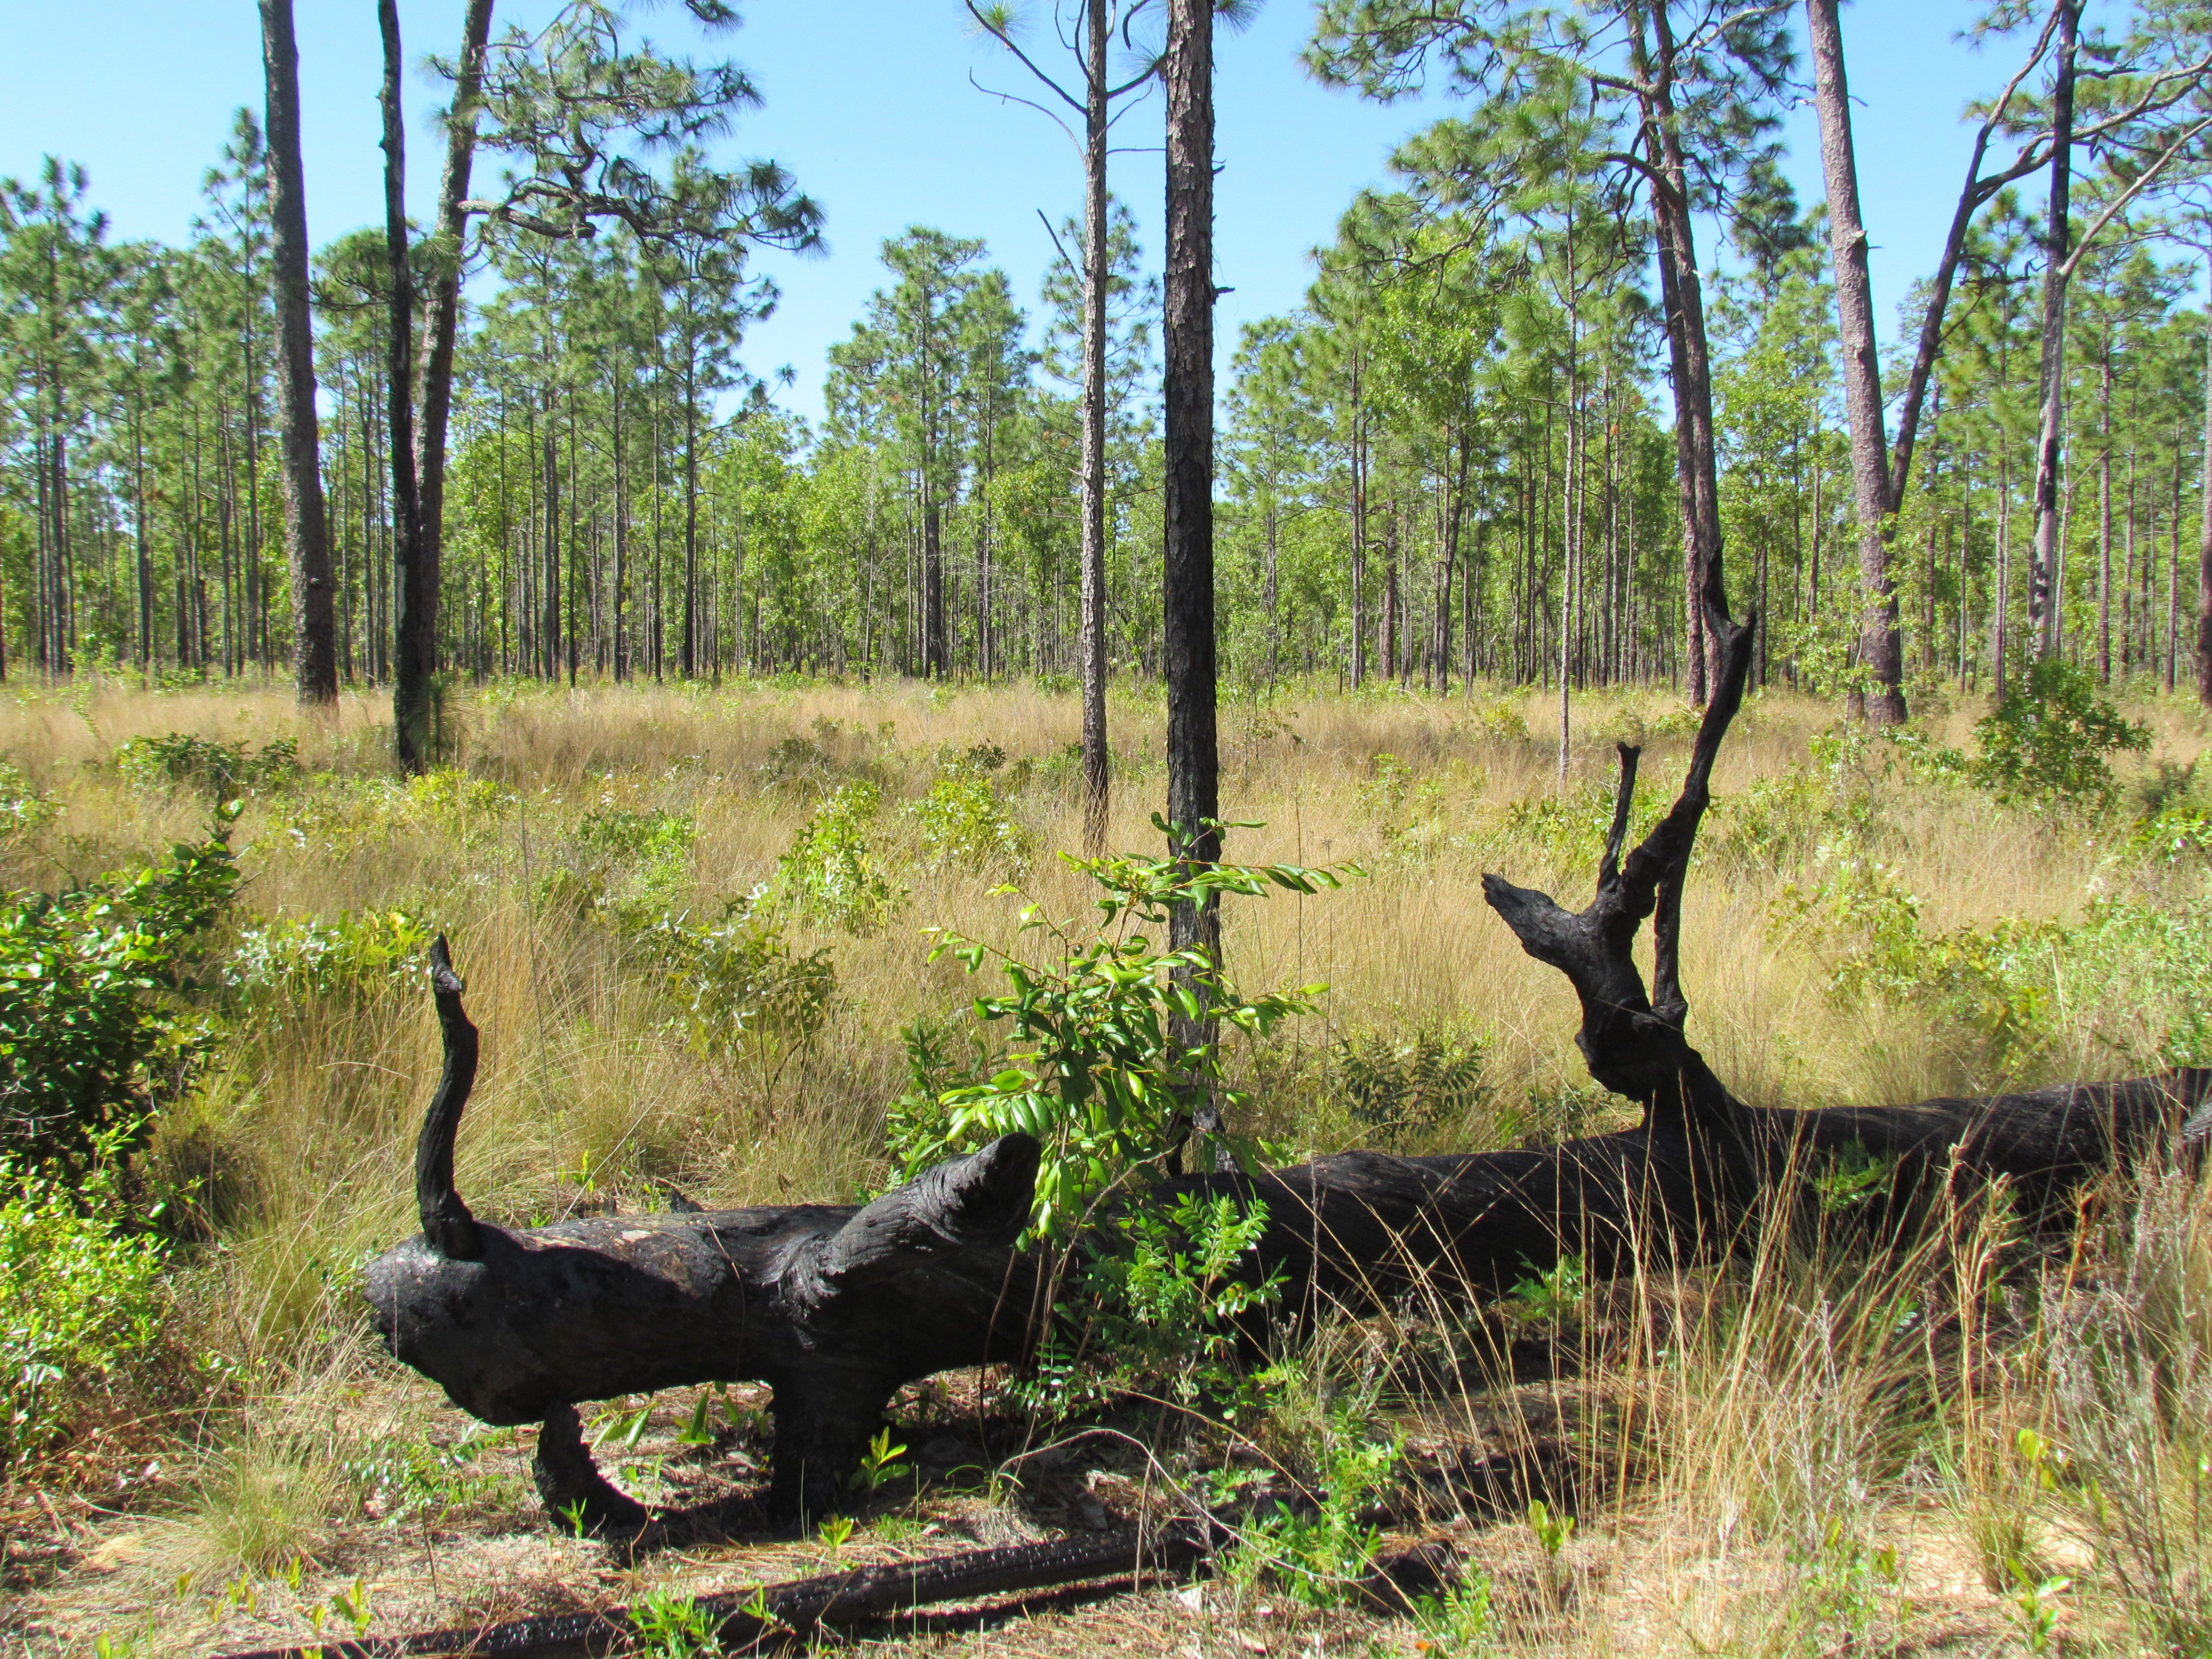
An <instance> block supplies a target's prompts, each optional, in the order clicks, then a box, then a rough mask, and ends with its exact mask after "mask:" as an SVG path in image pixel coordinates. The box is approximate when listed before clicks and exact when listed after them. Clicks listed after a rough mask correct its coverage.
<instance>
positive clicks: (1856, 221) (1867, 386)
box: [1805, 0, 1905, 726]
mask: <svg viewBox="0 0 2212 1659" xmlns="http://www.w3.org/2000/svg"><path fill="white" fill-rule="evenodd" d="M1837 9H1838V0H1805V25H1806V33H1807V34H1808V37H1809V38H1810V40H1811V43H1812V47H1813V69H1814V104H1815V106H1817V108H1818V110H1819V112H1820V160H1821V165H1822V169H1823V171H1824V173H1826V180H1827V189H1828V238H1829V244H1830V246H1831V248H1832V250H1833V260H1834V270H1835V280H1836V313H1837V321H1838V326H1839V329H1840V332H1841V337H1842V343H1843V352H1842V356H1843V368H1844V409H1845V410H1846V412H1847V413H1848V414H1849V416H1850V428H1851V487H1852V491H1853V495H1854V496H1855V498H1856V504H1857V508H1858V520H1859V578H1860V584H1861V587H1862V590H1863V593H1864V595H1865V599H1866V611H1865V614H1864V616H1863V617H1862V618H1861V621H1860V624H1859V661H1860V665H1861V666H1862V668H1863V670H1864V671H1865V674H1866V678H1867V680H1868V682H1869V683H1868V684H1867V687H1866V689H1865V690H1864V691H1863V693H1861V692H1858V691H1857V690H1856V689H1855V690H1854V694H1853V695H1854V700H1855V701H1863V706H1864V708H1865V711H1866V714H1867V718H1868V719H1869V720H1872V721H1873V722H1874V723H1875V725H1877V726H1895V725H1898V724H1899V723H1901V722H1902V721H1903V720H1904V719H1905V691H1904V684H1905V653H1904V646H1903V641H1901V640H1900V639H1899V634H1898V614H1897V587H1896V584H1895V581H1894V580H1893V578H1892V576H1891V573H1890V538H1892V537H1893V535H1894V534H1895V533H1896V514H1897V510H1898V507H1899V501H1900V495H1899V491H1898V489H1896V487H1895V483H1896V481H1895V480H1893V478H1892V477H1890V469H1889V458H1888V445H1889V435H1888V434H1887V431H1886V430H1885V429H1884V426H1883V419H1882V404H1881V360H1880V358H1879V357H1878V356H1876V355H1875V328H1874V292H1873V286H1872V283H1871V281H1870V279H1869V276H1868V271H1867V234H1866V226H1865V223H1864V222H1863V219H1862V218H1861V216H1860V212H1859V180H1858V163H1857V154H1856V151H1855V150H1854V148H1853V146H1852V143H1851V107H1850V87H1849V84H1848V82H1847V81H1846V79H1845V76H1844V37H1843V28H1842V26H1841V24H1840V23H1839V22H1838V19H1837Z"/></svg>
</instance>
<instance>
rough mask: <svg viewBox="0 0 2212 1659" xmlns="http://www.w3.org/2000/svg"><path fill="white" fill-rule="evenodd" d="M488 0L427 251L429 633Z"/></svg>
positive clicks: (420, 434) (472, 39)
mask: <svg viewBox="0 0 2212 1659" xmlns="http://www.w3.org/2000/svg"><path fill="white" fill-rule="evenodd" d="M492 4H493V0H468V3H467V7H466V9H465V10H464V12H463V13H462V16H461V56H460V61H459V64H458V65H457V73H456V76H455V77H454V81H453V108H452V109H451V110H450V111H448V112H447V116H446V167H445V173H444V176H443V177H442V178H441V179H440V180H439V183H438V220H437V224H436V226H435V228H434V229H433V230H432V232H431V236H430V241H429V244H428V248H427V249H426V250H425V251H426V252H428V255H429V256H430V268H431V278H430V293H429V295H428V305H427V306H426V307H424V316H423V324H422V362H421V364H420V365H419V375H420V379H421V381H422V420H421V422H420V423H419V425H418V427H417V429H416V450H415V475H416V490H417V493H418V495H419V497H420V507H419V513H420V517H421V523H420V526H419V529H418V532H417V533H418V535H419V537H420V552H419V554H418V556H417V557H418V560H419V562H420V563H421V564H422V567H423V570H424V576H423V579H422V584H421V586H422V592H424V593H425V594H427V595H428V604H429V605H430V606H431V617H430V620H429V622H428V632H429V634H430V636H431V637H432V638H433V639H434V640H435V637H436V633H437V621H436V609H435V607H436V605H437V602H438V597H439V592H440V576H441V572H442V570H443V568H444V562H445V539H446V428H447V423H448V420H449V418H450V416H451V415H452V412H453V343H454V340H455V337H456V336H457V334H458V332H459V324H460V314H461V261H462V258H463V255H464V254H465V252H466V249H467V237H468V214H467V212H466V211H465V210H464V209H463V208H462V206H461V204H462V203H464V202H465V201H466V200H467V199H468V194H469V173H470V171H471V167H472V166H473V165H474V161H475V158H476V148H477V114H478V112H479V106H481V105H482V103H483V70H484V53H485V50H486V45H487V43H488V42H489V40H490V38H491V12H492Z"/></svg>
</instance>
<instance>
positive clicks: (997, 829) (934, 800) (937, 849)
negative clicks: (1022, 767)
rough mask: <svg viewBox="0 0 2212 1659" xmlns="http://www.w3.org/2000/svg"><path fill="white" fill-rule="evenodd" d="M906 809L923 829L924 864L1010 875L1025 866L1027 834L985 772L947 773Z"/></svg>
mask: <svg viewBox="0 0 2212 1659" xmlns="http://www.w3.org/2000/svg"><path fill="white" fill-rule="evenodd" d="M907 811H908V813H909V814H910V815H911V816H912V817H913V818H914V821H915V823H916V825H918V826H919V827H920V829H921V842H922V845H923V847H924V848H927V858H928V862H929V863H930V864H931V865H932V866H934V867H936V868H938V869H966V870H984V871H990V872H995V873H997V874H1000V875H1006V876H1011V875H1017V874H1018V873H1020V872H1022V871H1023V870H1024V869H1026V868H1028V866H1029V861H1030V837H1029V834H1028V832H1027V831H1026V830H1024V829H1023V828H1022V827H1021V825H1019V824H1018V823H1015V822H1014V821H1013V819H1012V817H1010V816H1009V815H1008V813H1007V811H1006V802H1005V801H1004V800H1003V799H1001V798H1000V794H999V792H998V790H997V789H996V788H994V787H993V786H992V783H991V781H990V779H989V778H988V777H987V776H978V775H975V774H973V773H969V772H965V771H962V772H954V773H950V774H948V775H945V776H944V777H941V778H939V779H938V780H937V781H936V782H934V783H933V784H931V785H930V786H929V793H927V794H926V795H924V796H923V797H922V798H921V799H920V800H918V801H915V803H914V804H913V805H911V806H909V807H908V808H907Z"/></svg>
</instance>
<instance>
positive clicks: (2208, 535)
mask: <svg viewBox="0 0 2212 1659" xmlns="http://www.w3.org/2000/svg"><path fill="white" fill-rule="evenodd" d="M2205 268H2206V276H2207V277H2208V279H2212V256H2208V257H2207V258H2206V260H2205ZM2200 489H2201V491H2202V494H2203V501H2202V503H2201V504H2200V507H2199V511H2200V512H2201V513H2202V515H2203V521H2202V524H2201V525H2200V526H2199V529H2198V531H2197V702H2200V703H2202V704H2203V706H2204V707H2205V708H2212V317H2208V318H2207V319H2206V321H2205V328H2204V477H2203V482H2202V483H2201V486H2200Z"/></svg>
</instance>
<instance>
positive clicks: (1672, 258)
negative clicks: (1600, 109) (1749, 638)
mask: <svg viewBox="0 0 2212 1659" xmlns="http://www.w3.org/2000/svg"><path fill="white" fill-rule="evenodd" d="M1650 21H1651V26H1652V46H1653V48H1654V50H1653V55H1652V58H1651V61H1650V83H1651V87H1652V90H1651V92H1650V94H1648V95H1647V100H1646V102H1647V107H1646V110H1645V118H1646V130H1647V149H1648V151H1649V154H1650V160H1651V162H1652V164H1653V167H1654V170H1655V171H1656V173H1658V174H1659V176H1660V179H1661V180H1662V181H1663V182H1662V183H1660V184H1655V185H1653V186H1652V189H1651V201H1652V216H1653V219H1654V221H1655V223H1656V228H1657V229H1658V232H1659V235H1658V239H1657V240H1658V244H1659V259H1660V270H1661V287H1662V294H1663V296H1664V300H1665V307H1666V320H1667V332H1668V348H1669V351H1670V354H1671V357H1672V364H1673V369H1674V406H1675V425H1676V429H1677V433H1676V445H1677V450H1676V458H1677V464H1678V465H1680V466H1681V467H1683V468H1684V469H1685V471H1686V477H1685V479H1684V484H1683V494H1684V496H1685V508H1686V518H1685V525H1684V528H1685V530H1686V531H1688V532H1691V533H1690V534H1689V535H1688V537H1687V538H1686V539H1687V542H1688V547H1687V549H1686V558H1687V560H1688V562H1689V563H1690V566H1691V568H1690V570H1689V573H1688V574H1689V582H1688V590H1689V591H1688V592H1686V594H1685V596H1684V610H1685V611H1686V613H1687V614H1686V617H1685V618H1684V620H1685V623H1686V634H1687V639H1688V643H1689V646H1690V648H1691V653H1692V658H1693V660H1692V663H1691V665H1690V691H1691V700H1692V702H1699V703H1702V702H1704V701H1705V696H1706V692H1707V689H1708V687H1709V685H1710V684H1711V682H1712V681H1713V680H1714V679H1716V678H1717V676H1718V674H1719V671H1720V653H1721V647H1722V643H1723V641H1721V639H1720V637H1719V636H1718V635H1717V634H1716V633H1715V632H1714V631H1713V630H1712V629H1709V628H1708V627H1707V626H1706V625H1705V622H1706V618H1705V612H1706V611H1709V610H1717V611H1721V612H1722V613H1723V614H1726V612H1727V610H1728V605H1727V602H1726V597H1725V596H1726V592H1727V588H1726V583H1725V581H1724V580H1723V569H1722V564H1721V520H1720V489H1719V483H1718V472H1717V452H1716V450H1715V447H1714V441H1713V387H1712V362H1711V348H1710V345H1709V343H1708V341H1707V339H1706V335H1705V293H1704V288H1703V285H1702V283H1700V281H1699V276H1698V258H1697V239H1696V236H1695V234H1694V230H1693V228H1692V218H1691V189H1690V173H1689V167H1688V164H1687V162H1686V161H1685V159H1684V156H1683V154H1682V145H1681V135H1680V125H1679V122H1678V120H1677V118H1676V113H1675V109H1674V49H1675V48H1674V24H1673V21H1672V20H1671V19H1670V18H1669V16H1668V10H1667V8H1666V7H1665V6H1664V5H1660V6H1656V7H1654V8H1653V9H1652V10H1651V13H1650ZM1670 278H1671V280H1670Z"/></svg>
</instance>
